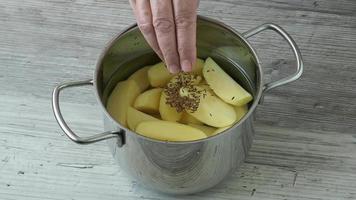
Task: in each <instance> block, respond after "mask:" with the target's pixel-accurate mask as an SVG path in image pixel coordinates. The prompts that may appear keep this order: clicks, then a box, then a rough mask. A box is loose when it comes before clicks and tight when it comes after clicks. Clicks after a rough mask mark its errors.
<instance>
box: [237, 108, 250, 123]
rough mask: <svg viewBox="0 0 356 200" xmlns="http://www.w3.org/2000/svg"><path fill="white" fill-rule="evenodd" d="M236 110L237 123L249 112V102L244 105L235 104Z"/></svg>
mask: <svg viewBox="0 0 356 200" xmlns="http://www.w3.org/2000/svg"><path fill="white" fill-rule="evenodd" d="M235 111H236V123H237V122H239V121H240V120H241V119H242V118H243V117H244V116H245V115H246V114H247V112H248V106H247V104H245V105H243V106H235Z"/></svg>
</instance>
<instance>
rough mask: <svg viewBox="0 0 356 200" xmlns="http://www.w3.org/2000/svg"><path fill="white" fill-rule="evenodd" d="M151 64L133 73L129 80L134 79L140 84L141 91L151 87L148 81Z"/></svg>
mask: <svg viewBox="0 0 356 200" xmlns="http://www.w3.org/2000/svg"><path fill="white" fill-rule="evenodd" d="M150 67H151V66H146V67H143V68H141V69H139V70H137V71H136V72H135V73H133V74H132V75H131V76H130V77H129V78H128V80H134V81H136V83H137V84H138V86H140V89H141V92H143V91H145V90H147V88H148V87H150V82H149V81H148V75H147V71H148V70H149V69H150Z"/></svg>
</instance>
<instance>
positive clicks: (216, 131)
mask: <svg viewBox="0 0 356 200" xmlns="http://www.w3.org/2000/svg"><path fill="white" fill-rule="evenodd" d="M231 127H232V126H226V127H222V128H218V129H216V130H215V131H214V132H213V133H212V134H211V135H209V136H213V135H216V134H218V133H221V132H223V131H225V130H227V129H229V128H231Z"/></svg>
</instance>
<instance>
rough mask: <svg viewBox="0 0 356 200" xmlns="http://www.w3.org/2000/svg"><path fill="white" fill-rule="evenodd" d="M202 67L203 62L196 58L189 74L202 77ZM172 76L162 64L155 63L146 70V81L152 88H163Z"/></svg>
mask: <svg viewBox="0 0 356 200" xmlns="http://www.w3.org/2000/svg"><path fill="white" fill-rule="evenodd" d="M203 67H204V60H202V59H199V58H197V60H196V63H195V65H193V68H192V71H191V73H192V74H194V75H200V76H201V75H202V69H203ZM173 76H174V74H171V73H170V72H169V71H168V69H167V66H166V65H165V64H164V63H163V62H160V63H157V64H155V65H153V66H152V67H151V68H150V69H149V70H148V80H149V82H150V84H151V86H152V87H164V86H165V85H166V84H167V83H168V82H169V80H171V79H172V77H173Z"/></svg>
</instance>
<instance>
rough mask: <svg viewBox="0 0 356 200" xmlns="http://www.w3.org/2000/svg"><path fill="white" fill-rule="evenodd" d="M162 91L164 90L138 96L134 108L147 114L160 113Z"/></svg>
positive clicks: (148, 91) (150, 91)
mask: <svg viewBox="0 0 356 200" xmlns="http://www.w3.org/2000/svg"><path fill="white" fill-rule="evenodd" d="M162 90H163V89H162V88H154V89H150V90H147V91H145V92H143V93H142V94H140V95H138V97H137V98H136V100H135V103H134V108H136V109H137V110H139V111H142V112H145V113H158V112H159V111H158V109H159V101H160V99H161V93H162Z"/></svg>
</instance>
